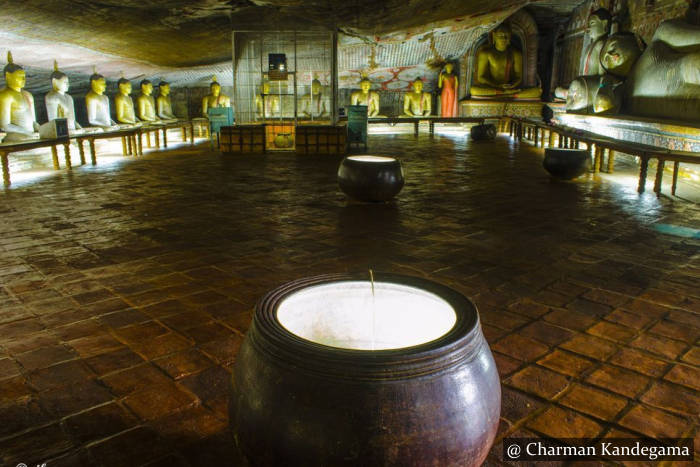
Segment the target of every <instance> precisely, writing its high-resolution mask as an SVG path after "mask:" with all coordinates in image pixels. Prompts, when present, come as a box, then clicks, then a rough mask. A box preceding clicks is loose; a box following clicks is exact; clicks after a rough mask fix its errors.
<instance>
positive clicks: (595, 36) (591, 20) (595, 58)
mask: <svg viewBox="0 0 700 467" xmlns="http://www.w3.org/2000/svg"><path fill="white" fill-rule="evenodd" d="M611 25H612V15H611V14H610V12H609V11H608V10H606V9H605V8H598V9H597V10H595V11H594V12H593V13H591V14H590V16H589V17H588V27H587V28H586V34H588V37H589V39H590V45H589V46H588V47H587V48H586V50H585V51H584V57H583V61H582V62H581V68H580V70H579V75H581V76H599V75H602V74H603V73H604V70H603V67H602V65H601V63H600V58H601V52H602V50H603V45H604V44H605V41H606V40H607V38H608V36H609V35H610V28H611ZM554 95H555V96H556V97H558V98H559V99H564V100H566V98H567V95H568V89H567V88H565V87H557V88H556V89H555V90H554Z"/></svg>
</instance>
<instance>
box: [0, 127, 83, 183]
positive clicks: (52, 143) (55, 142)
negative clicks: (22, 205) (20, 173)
mask: <svg viewBox="0 0 700 467" xmlns="http://www.w3.org/2000/svg"><path fill="white" fill-rule="evenodd" d="M59 145H63V150H64V153H65V160H66V167H68V168H69V169H70V168H71V167H72V165H71V161H70V139H69V138H59V139H39V140H32V141H24V142H18V143H9V144H0V160H1V161H2V181H3V184H4V185H5V186H10V184H11V180H10V154H11V153H13V152H19V151H29V150H30V149H37V148H48V147H50V148H51V156H52V159H53V168H54V169H56V170H58V169H60V168H61V167H60V165H59V162H58V150H57V146H59ZM81 162H82V163H83V164H84V163H85V158H84V157H82V158H81Z"/></svg>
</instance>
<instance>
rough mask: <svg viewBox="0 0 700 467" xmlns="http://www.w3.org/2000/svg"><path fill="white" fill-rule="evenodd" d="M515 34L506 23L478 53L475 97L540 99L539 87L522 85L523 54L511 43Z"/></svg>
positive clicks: (495, 31) (474, 85)
mask: <svg viewBox="0 0 700 467" xmlns="http://www.w3.org/2000/svg"><path fill="white" fill-rule="evenodd" d="M512 36H513V32H512V30H511V28H510V26H508V25H507V24H506V23H502V24H500V25H499V26H498V27H496V29H494V30H493V31H492V32H491V43H492V45H491V46H489V47H486V48H485V49H483V50H480V51H479V52H478V53H477V56H476V79H475V83H474V84H473V85H472V86H471V88H470V92H471V95H472V97H484V98H499V97H507V98H510V99H536V98H538V97H540V95H541V94H542V89H541V88H539V87H533V88H522V87H521V85H522V82H523V54H522V53H521V52H520V51H519V50H516V48H515V47H514V46H513V45H512V44H511V38H512Z"/></svg>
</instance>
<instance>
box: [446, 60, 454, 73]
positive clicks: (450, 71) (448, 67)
mask: <svg viewBox="0 0 700 467" xmlns="http://www.w3.org/2000/svg"><path fill="white" fill-rule="evenodd" d="M454 69H455V66H454V65H453V64H451V63H447V64H446V65H445V73H447V74H448V75H449V74H452V71H453V70H454Z"/></svg>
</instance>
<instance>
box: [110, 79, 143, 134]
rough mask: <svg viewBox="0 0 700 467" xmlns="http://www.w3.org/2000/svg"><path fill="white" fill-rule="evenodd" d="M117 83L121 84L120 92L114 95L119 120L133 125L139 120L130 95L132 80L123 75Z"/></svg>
mask: <svg viewBox="0 0 700 467" xmlns="http://www.w3.org/2000/svg"><path fill="white" fill-rule="evenodd" d="M117 85H118V86H119V94H117V95H116V96H114V106H115V109H114V110H115V112H116V114H117V122H119V123H124V124H127V125H133V124H135V123H136V122H137V120H136V114H135V113H134V101H133V100H132V99H131V96H130V94H131V81H129V80H128V79H126V78H124V77H123V76H122V77H121V78H119V81H117Z"/></svg>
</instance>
